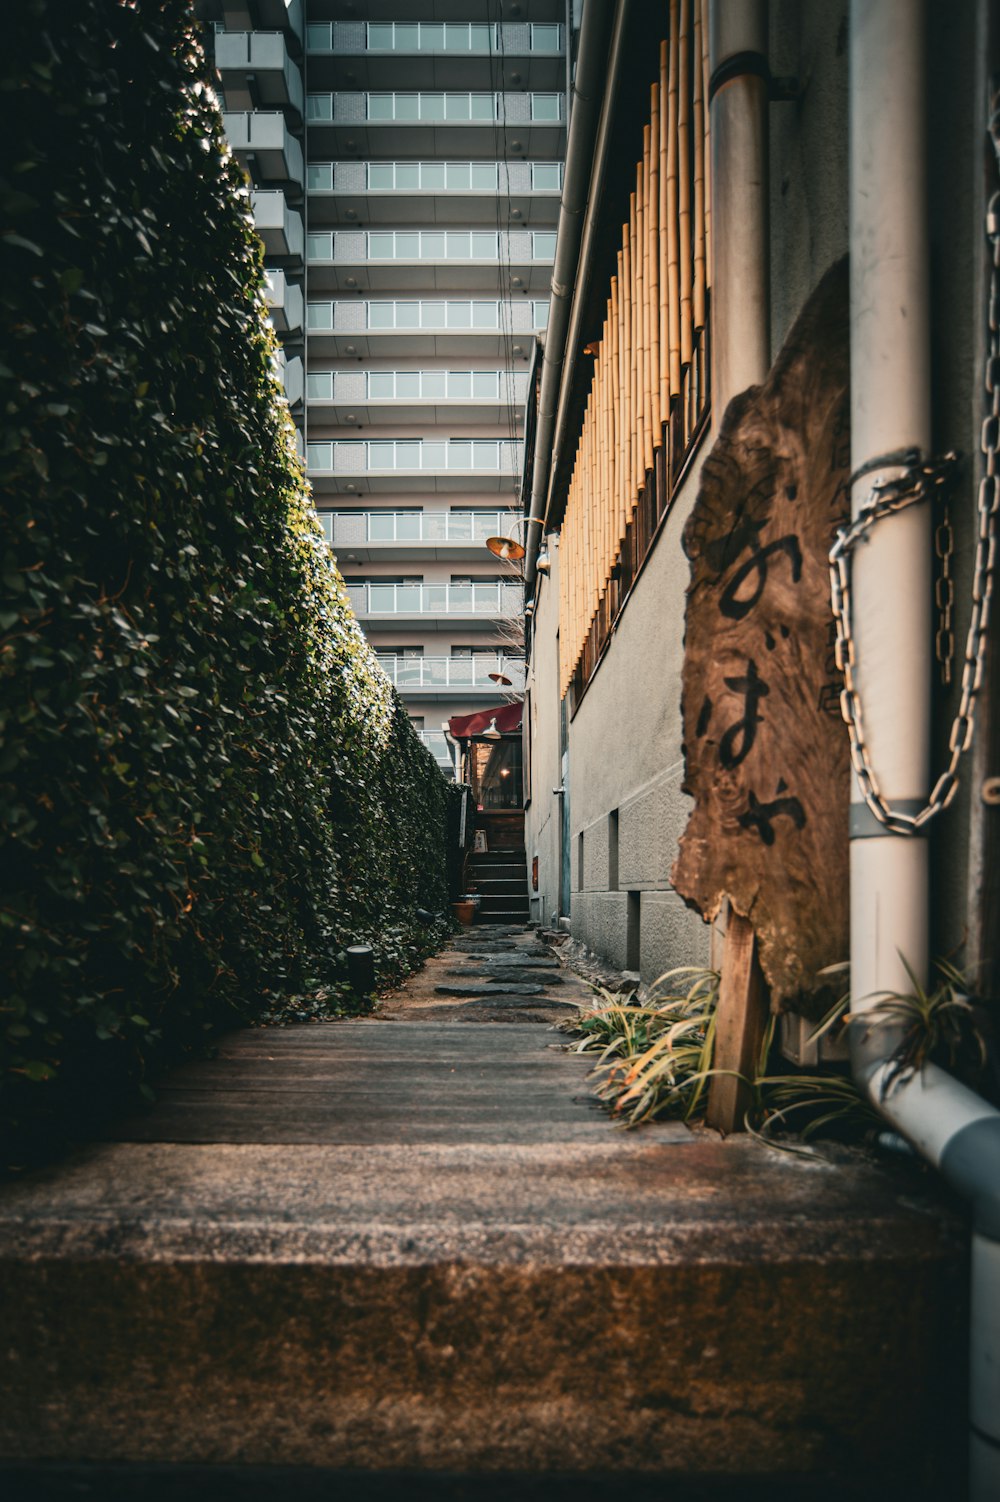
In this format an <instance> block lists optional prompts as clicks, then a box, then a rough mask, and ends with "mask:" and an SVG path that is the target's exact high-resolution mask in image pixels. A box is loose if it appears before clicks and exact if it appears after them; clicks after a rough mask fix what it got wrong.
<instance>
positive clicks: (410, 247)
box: [394, 230, 420, 261]
mask: <svg viewBox="0 0 1000 1502" xmlns="http://www.w3.org/2000/svg"><path fill="white" fill-rule="evenodd" d="M394 254H395V258H396V260H397V261H419V259H420V235H419V233H418V232H417V231H416V230H397V231H396V247H395V252H394Z"/></svg>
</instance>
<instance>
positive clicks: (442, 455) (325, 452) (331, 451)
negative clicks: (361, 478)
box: [306, 438, 523, 475]
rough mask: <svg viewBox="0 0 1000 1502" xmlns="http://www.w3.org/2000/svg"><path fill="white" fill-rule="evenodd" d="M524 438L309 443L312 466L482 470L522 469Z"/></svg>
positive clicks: (356, 471) (359, 470)
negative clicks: (517, 441) (515, 440)
mask: <svg viewBox="0 0 1000 1502" xmlns="http://www.w3.org/2000/svg"><path fill="white" fill-rule="evenodd" d="M522 448H523V445H522V444H520V443H511V442H510V440H509V439H506V438H499V439H498V438H451V439H446V440H444V441H439V440H438V439H426V440H424V439H417V438H388V439H376V438H373V439H370V440H368V439H346V440H344V441H343V442H337V441H333V442H331V443H310V444H309V445H308V449H307V458H306V462H307V464H308V467H309V468H310V469H311V470H315V471H321V472H322V471H325V472H332V473H333V474H343V475H363V474H379V473H381V474H384V473H387V472H389V471H392V470H406V471H411V470H424V471H425V472H429V473H432V474H434V473H438V472H440V471H443V470H470V471H475V472H478V473H480V474H506V473H507V472H511V473H515V474H520V472H521V463H522Z"/></svg>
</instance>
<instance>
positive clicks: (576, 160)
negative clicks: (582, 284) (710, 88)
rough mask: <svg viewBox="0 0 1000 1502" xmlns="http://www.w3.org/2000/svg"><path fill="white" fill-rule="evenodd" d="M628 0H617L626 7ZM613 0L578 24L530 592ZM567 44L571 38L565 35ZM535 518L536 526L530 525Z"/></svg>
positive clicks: (604, 0)
mask: <svg viewBox="0 0 1000 1502" xmlns="http://www.w3.org/2000/svg"><path fill="white" fill-rule="evenodd" d="M627 4H628V0H618V10H619V12H620V13H621V12H624V10H625V9H626V6H627ZM611 7H612V0H587V3H586V4H585V5H584V8H583V21H582V24H581V26H580V49H579V52H578V54H577V62H576V74H575V77H574V80H573V101H572V109H571V111H570V116H569V135H568V137H567V141H566V167H565V172H564V174H563V192H562V203H561V205H560V209H559V230H558V235H557V238H556V258H555V264H554V266H553V268H552V290H551V293H550V296H549V319H548V325H547V327H546V330H545V346H544V354H543V357H542V382H541V389H540V391H539V396H538V428H537V432H536V435H535V468H534V475H533V479H532V486H531V504H530V507H529V508H528V510H527V512H526V517H525V529H524V530H525V547H526V549H527V556H526V557H525V560H524V580H525V587H526V590H528V591H529V592H530V590H531V589H532V587H533V585H534V580H535V558H536V556H537V554H538V542H539V538H540V536H541V531H542V524H543V521H544V517H545V498H546V495H547V494H548V484H549V471H550V466H551V459H552V433H553V427H554V422H555V415H556V405H557V403H558V400H559V387H560V383H561V381H562V371H563V361H564V359H565V355H566V347H567V346H566V330H567V328H568V325H569V312H570V304H571V301H572V297H573V287H574V285H575V282H576V273H577V267H578V265H579V259H580V242H581V238H582V234H583V216H584V211H585V210H586V207H587V199H588V196H589V193H590V178H591V162H592V157H593V151H594V140H595V138H596V135H597V123H598V119H599V117H600V111H601V101H602V100H603V98H604V93H605V87H606V85H607V86H608V87H610V80H609V77H608V30H609V21H610V16H611ZM567 45H568V39H567ZM532 523H534V526H533V525H532Z"/></svg>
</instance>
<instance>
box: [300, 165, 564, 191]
mask: <svg viewBox="0 0 1000 1502" xmlns="http://www.w3.org/2000/svg"><path fill="white" fill-rule="evenodd" d="M306 186H307V188H308V189H309V192H310V193H435V194H436V193H489V194H494V193H497V192H504V193H529V192H532V193H558V192H559V190H560V189H561V188H562V163H561V162H310V163H309V166H308V167H307V168H306Z"/></svg>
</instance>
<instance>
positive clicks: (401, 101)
mask: <svg viewBox="0 0 1000 1502" xmlns="http://www.w3.org/2000/svg"><path fill="white" fill-rule="evenodd" d="M392 97H393V98H394V100H395V113H394V115H393V119H395V120H419V119H420V118H421V110H420V95H419V94H396V95H394V96H392Z"/></svg>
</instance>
